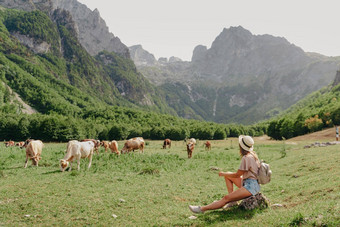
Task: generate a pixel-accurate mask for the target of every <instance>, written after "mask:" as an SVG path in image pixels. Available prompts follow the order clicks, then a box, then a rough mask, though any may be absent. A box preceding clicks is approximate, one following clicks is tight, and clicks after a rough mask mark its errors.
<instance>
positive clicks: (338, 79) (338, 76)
mask: <svg viewBox="0 0 340 227" xmlns="http://www.w3.org/2000/svg"><path fill="white" fill-rule="evenodd" d="M338 84H340V70H338V71H336V75H335V79H334V82H333V84H332V86H333V87H334V86H336V85H338Z"/></svg>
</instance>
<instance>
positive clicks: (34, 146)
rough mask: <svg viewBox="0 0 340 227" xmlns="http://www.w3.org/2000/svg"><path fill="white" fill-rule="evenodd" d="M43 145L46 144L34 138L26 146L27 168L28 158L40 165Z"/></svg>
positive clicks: (33, 163)
mask: <svg viewBox="0 0 340 227" xmlns="http://www.w3.org/2000/svg"><path fill="white" fill-rule="evenodd" d="M43 147H44V144H43V142H41V141H40V140H32V141H30V142H29V144H28V145H27V146H26V161H25V168H26V167H27V162H28V159H31V160H32V165H35V166H38V163H39V161H40V159H41V151H42V149H43Z"/></svg>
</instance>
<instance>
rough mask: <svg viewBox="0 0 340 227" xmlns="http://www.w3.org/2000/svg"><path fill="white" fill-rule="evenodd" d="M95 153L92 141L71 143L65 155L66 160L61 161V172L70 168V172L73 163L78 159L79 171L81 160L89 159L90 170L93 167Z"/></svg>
mask: <svg viewBox="0 0 340 227" xmlns="http://www.w3.org/2000/svg"><path fill="white" fill-rule="evenodd" d="M93 151H94V143H93V142H92V141H86V142H78V141H70V142H69V143H68V144H67V151H66V154H65V157H64V159H61V160H60V170H61V171H62V172H64V171H65V169H66V168H67V167H68V166H70V169H69V171H71V168H72V161H73V159H76V160H77V162H78V166H77V168H78V170H80V159H82V158H88V159H89V166H88V169H89V168H90V167H91V163H92V156H93Z"/></svg>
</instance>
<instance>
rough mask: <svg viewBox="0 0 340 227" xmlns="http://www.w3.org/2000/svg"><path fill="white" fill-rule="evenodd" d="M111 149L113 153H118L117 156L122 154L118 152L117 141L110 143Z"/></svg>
mask: <svg viewBox="0 0 340 227" xmlns="http://www.w3.org/2000/svg"><path fill="white" fill-rule="evenodd" d="M109 148H110V150H111V153H116V154H118V155H119V154H120V153H119V150H118V143H117V141H116V140H112V141H111V142H110V143H109Z"/></svg>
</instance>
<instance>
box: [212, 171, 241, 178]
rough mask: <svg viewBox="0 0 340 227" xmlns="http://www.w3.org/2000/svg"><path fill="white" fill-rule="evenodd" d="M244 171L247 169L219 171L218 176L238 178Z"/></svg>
mask: <svg viewBox="0 0 340 227" xmlns="http://www.w3.org/2000/svg"><path fill="white" fill-rule="evenodd" d="M245 172H247V171H243V170H237V172H236V173H234V172H219V173H218V175H219V176H220V177H222V176H223V177H229V178H239V177H241V176H242V175H243V174H244V173H245Z"/></svg>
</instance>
